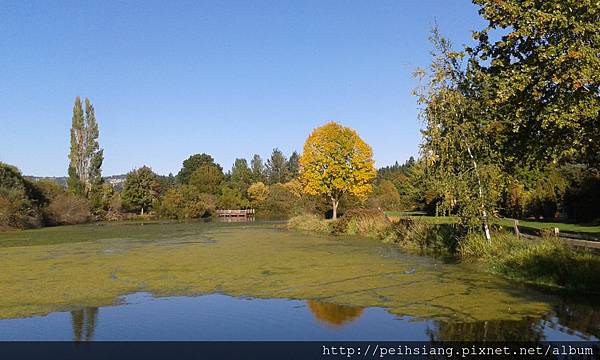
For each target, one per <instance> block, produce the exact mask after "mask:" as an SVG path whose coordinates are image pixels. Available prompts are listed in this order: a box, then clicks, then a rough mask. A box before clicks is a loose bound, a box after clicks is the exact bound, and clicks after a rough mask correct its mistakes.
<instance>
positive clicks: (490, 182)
mask: <svg viewBox="0 0 600 360" xmlns="http://www.w3.org/2000/svg"><path fill="white" fill-rule="evenodd" d="M430 41H431V42H432V45H433V46H434V51H433V52H432V57H433V60H432V63H431V65H430V67H429V71H427V72H426V71H422V70H419V71H417V73H416V76H417V77H419V78H420V80H421V84H424V85H422V86H419V87H418V88H417V89H416V90H415V94H416V95H417V97H418V103H419V104H420V105H421V106H422V109H421V113H420V116H421V119H422V120H423V122H424V125H425V128H424V129H423V130H422V134H423V144H422V148H421V150H422V152H423V157H424V158H425V159H426V161H427V164H428V168H429V171H430V176H431V177H432V178H433V179H434V183H435V185H436V190H437V191H438V197H439V199H441V200H440V202H439V203H438V208H437V209H438V211H439V212H442V213H455V214H457V215H459V217H460V219H461V223H462V224H463V225H465V226H467V227H468V228H471V229H474V228H477V227H481V229H482V231H483V233H484V235H485V237H486V239H488V240H490V238H491V235H490V229H489V222H490V216H492V215H493V213H494V206H495V205H494V204H495V200H496V197H497V190H495V189H497V186H496V185H497V184H496V181H497V179H498V178H499V173H498V170H497V166H496V165H495V162H494V157H495V155H494V153H493V151H492V146H491V145H492V143H493V141H492V139H494V136H493V123H490V122H488V121H487V118H488V117H487V116H486V109H482V108H481V107H480V106H478V102H477V98H478V93H479V92H480V91H483V90H484V89H481V87H480V84H478V83H477V82H476V79H475V76H476V75H475V74H470V73H469V72H468V71H465V70H463V66H462V58H463V54H462V53H458V52H454V51H452V45H451V43H450V42H449V41H448V40H446V39H445V38H443V37H442V36H441V35H440V33H439V31H438V29H437V28H436V27H434V29H433V30H432V34H431V37H430Z"/></svg>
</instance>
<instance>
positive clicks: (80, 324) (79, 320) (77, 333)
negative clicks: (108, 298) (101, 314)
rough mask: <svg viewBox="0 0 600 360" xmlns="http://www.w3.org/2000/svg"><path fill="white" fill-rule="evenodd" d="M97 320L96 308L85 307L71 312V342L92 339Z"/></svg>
mask: <svg viewBox="0 0 600 360" xmlns="http://www.w3.org/2000/svg"><path fill="white" fill-rule="evenodd" d="M97 319H98V308H97V307H87V308H83V309H80V310H73V311H71V324H72V326H73V340H74V341H77V342H80V341H90V340H92V338H93V337H94V330H95V329H96V323H97Z"/></svg>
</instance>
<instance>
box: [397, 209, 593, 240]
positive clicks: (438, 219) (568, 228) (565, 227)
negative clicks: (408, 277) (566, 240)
mask: <svg viewBox="0 0 600 360" xmlns="http://www.w3.org/2000/svg"><path fill="white" fill-rule="evenodd" d="M386 215H387V216H388V217H390V218H391V219H398V218H401V217H418V218H419V219H421V220H423V221H425V222H428V223H432V224H450V223H455V222H457V221H458V218H457V217H455V216H427V215H424V213H423V212H419V211H386ZM495 223H496V224H499V225H502V226H506V227H510V228H512V226H513V220H512V219H504V218H503V219H498V220H496V221H495ZM519 226H520V227H525V228H531V229H552V228H555V227H556V228H558V229H559V230H560V231H563V232H571V233H585V234H600V226H587V225H579V224H567V223H556V222H545V221H544V222H542V221H529V220H519Z"/></svg>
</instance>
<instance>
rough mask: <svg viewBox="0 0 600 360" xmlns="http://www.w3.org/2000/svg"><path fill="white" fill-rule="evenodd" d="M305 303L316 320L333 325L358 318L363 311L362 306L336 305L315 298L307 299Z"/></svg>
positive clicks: (339, 324)
mask: <svg viewBox="0 0 600 360" xmlns="http://www.w3.org/2000/svg"><path fill="white" fill-rule="evenodd" d="M307 303H308V307H309V308H310V311H311V312H312V313H313V315H314V316H315V317H316V318H317V319H318V320H320V321H323V322H325V323H328V324H331V325H335V326H341V325H343V324H345V323H347V322H350V321H352V320H355V319H358V318H359V317H360V316H361V315H362V313H363V308H361V307H356V306H347V305H338V304H333V303H325V302H320V301H315V300H308V301H307Z"/></svg>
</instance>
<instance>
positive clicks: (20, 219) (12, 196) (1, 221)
mask: <svg viewBox="0 0 600 360" xmlns="http://www.w3.org/2000/svg"><path fill="white" fill-rule="evenodd" d="M39 226H41V217H40V214H39V212H38V209H37V208H36V207H35V206H34V205H33V204H32V202H31V201H30V200H29V199H28V198H27V196H26V195H25V193H24V192H23V191H21V190H4V191H1V190H0V228H20V229H21V228H33V227H39Z"/></svg>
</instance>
